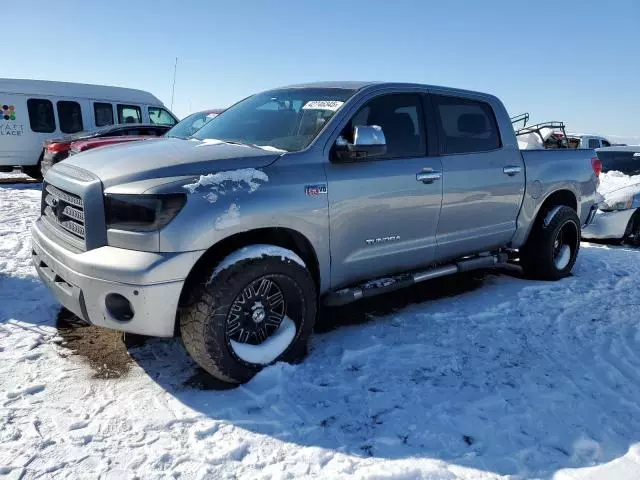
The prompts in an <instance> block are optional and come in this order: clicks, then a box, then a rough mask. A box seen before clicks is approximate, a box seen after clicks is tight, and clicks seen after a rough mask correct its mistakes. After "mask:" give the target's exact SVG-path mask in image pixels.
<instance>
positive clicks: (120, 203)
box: [104, 193, 187, 232]
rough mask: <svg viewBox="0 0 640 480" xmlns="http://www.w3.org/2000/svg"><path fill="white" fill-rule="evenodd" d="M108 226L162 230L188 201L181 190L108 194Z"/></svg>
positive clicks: (144, 230)
mask: <svg viewBox="0 0 640 480" xmlns="http://www.w3.org/2000/svg"><path fill="white" fill-rule="evenodd" d="M104 199H105V202H104V208H105V217H106V223H107V228H115V229H118V230H129V231H135V232H151V231H154V230H160V229H161V228H162V227H164V226H165V225H167V224H168V223H169V222H170V221H171V220H173V218H174V217H175V216H176V215H178V213H179V212H180V210H182V207H184V204H185V203H186V201H187V196H186V195H185V194H182V193H176V194H161V195H125V194H113V195H112V194H107V195H105V198H104Z"/></svg>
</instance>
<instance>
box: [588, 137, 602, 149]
mask: <svg viewBox="0 0 640 480" xmlns="http://www.w3.org/2000/svg"><path fill="white" fill-rule="evenodd" d="M589 148H600V140H598V139H597V138H590V139H589Z"/></svg>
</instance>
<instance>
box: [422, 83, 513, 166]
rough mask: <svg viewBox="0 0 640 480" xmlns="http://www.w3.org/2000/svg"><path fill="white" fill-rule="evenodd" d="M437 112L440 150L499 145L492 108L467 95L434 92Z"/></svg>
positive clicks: (474, 149)
mask: <svg viewBox="0 0 640 480" xmlns="http://www.w3.org/2000/svg"><path fill="white" fill-rule="evenodd" d="M433 103H434V106H435V109H436V112H437V115H438V130H439V136H440V153H441V154H455V153H472V152H488V151H490V150H495V149H497V148H500V147H501V142H500V134H499V130H498V125H497V123H496V119H495V116H494V114H493V109H492V108H491V106H490V105H489V104H488V103H485V102H481V101H478V100H471V99H467V98H459V97H448V96H444V95H434V96H433Z"/></svg>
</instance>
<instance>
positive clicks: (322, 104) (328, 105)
mask: <svg viewBox="0 0 640 480" xmlns="http://www.w3.org/2000/svg"><path fill="white" fill-rule="evenodd" d="M343 103H344V102H341V101H340V100H309V101H308V102H307V103H305V104H304V106H303V107H302V109H303V110H331V111H332V112H335V111H336V110H338V109H339V108H340V107H341V106H342V104H343Z"/></svg>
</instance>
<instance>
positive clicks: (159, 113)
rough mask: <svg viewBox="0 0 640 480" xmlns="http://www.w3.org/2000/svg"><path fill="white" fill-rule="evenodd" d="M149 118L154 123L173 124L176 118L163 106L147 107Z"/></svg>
mask: <svg viewBox="0 0 640 480" xmlns="http://www.w3.org/2000/svg"><path fill="white" fill-rule="evenodd" d="M149 120H150V121H151V123H155V124H156V125H175V124H176V119H175V118H173V116H172V115H171V114H170V113H169V112H167V111H166V110H165V109H164V108H158V107H149Z"/></svg>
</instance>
